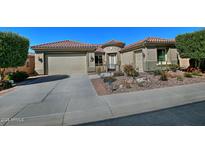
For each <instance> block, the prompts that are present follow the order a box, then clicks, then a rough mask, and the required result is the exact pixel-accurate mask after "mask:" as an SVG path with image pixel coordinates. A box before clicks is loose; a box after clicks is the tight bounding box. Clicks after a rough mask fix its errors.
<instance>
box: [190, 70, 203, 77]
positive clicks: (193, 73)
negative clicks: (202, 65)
mask: <svg viewBox="0 0 205 154" xmlns="http://www.w3.org/2000/svg"><path fill="white" fill-rule="evenodd" d="M192 75H194V76H202V74H201V72H198V71H194V72H192Z"/></svg>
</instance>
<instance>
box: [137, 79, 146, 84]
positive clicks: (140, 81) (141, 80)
mask: <svg viewBox="0 0 205 154" xmlns="http://www.w3.org/2000/svg"><path fill="white" fill-rule="evenodd" d="M136 81H137V83H144V82H145V81H146V80H145V79H144V78H138V79H136Z"/></svg>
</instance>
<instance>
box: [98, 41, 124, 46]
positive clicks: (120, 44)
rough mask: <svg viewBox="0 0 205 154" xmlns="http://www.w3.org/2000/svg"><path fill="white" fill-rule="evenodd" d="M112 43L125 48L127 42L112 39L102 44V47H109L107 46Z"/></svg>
mask: <svg viewBox="0 0 205 154" xmlns="http://www.w3.org/2000/svg"><path fill="white" fill-rule="evenodd" d="M112 45H115V46H119V47H121V48H123V47H124V46H125V43H123V42H121V41H117V40H111V41H108V42H106V43H104V44H103V45H102V47H107V46H112Z"/></svg>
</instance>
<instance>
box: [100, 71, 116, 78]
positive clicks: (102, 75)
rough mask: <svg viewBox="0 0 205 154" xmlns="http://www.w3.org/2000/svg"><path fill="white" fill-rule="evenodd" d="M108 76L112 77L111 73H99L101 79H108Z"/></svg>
mask: <svg viewBox="0 0 205 154" xmlns="http://www.w3.org/2000/svg"><path fill="white" fill-rule="evenodd" d="M110 76H113V73H112V72H106V73H100V77H101V78H103V77H110Z"/></svg>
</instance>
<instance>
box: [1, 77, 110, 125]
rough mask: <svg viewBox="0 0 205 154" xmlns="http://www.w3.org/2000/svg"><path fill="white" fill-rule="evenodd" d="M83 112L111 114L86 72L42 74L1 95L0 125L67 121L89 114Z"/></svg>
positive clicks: (43, 123)
mask: <svg viewBox="0 0 205 154" xmlns="http://www.w3.org/2000/svg"><path fill="white" fill-rule="evenodd" d="M83 112H86V113H89V114H90V115H89V114H88V116H91V117H92V116H93V114H97V115H96V116H95V118H96V117H98V115H99V117H100V119H102V118H103V119H105V118H107V116H110V114H111V113H110V110H109V107H108V105H107V104H106V103H105V102H104V101H102V100H101V98H98V97H97V95H96V92H95V90H94V89H93V87H92V85H91V83H90V80H89V78H88V76H87V75H73V76H71V77H69V78H62V76H50V77H41V78H39V79H35V80H33V81H30V82H28V83H26V84H23V85H20V86H17V87H16V88H15V90H14V91H12V92H10V93H7V94H5V95H3V96H0V118H1V119H3V120H1V125H69V124H70V123H73V122H74V123H76V122H77V123H78V122H79V121H82V120H83V118H88V117H84V114H83ZM101 114H102V116H101ZM8 118H10V119H9V120H7V119H8ZM12 119H13V120H12ZM90 119H91V120H92V118H90Z"/></svg>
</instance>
